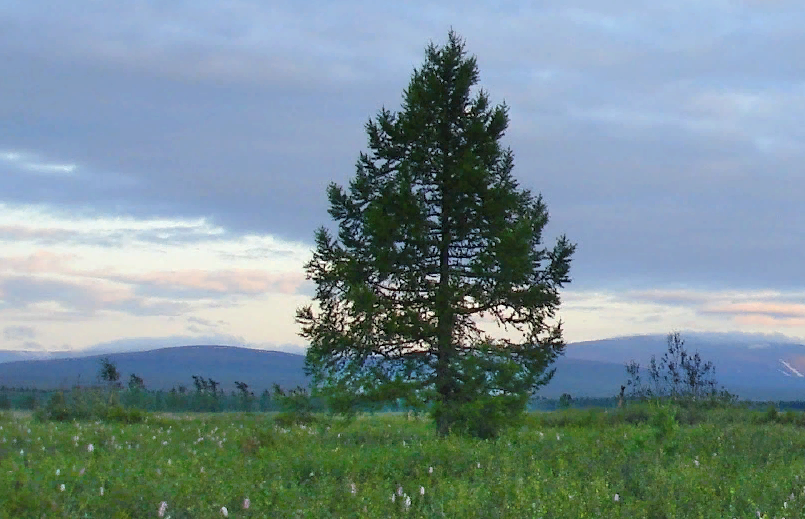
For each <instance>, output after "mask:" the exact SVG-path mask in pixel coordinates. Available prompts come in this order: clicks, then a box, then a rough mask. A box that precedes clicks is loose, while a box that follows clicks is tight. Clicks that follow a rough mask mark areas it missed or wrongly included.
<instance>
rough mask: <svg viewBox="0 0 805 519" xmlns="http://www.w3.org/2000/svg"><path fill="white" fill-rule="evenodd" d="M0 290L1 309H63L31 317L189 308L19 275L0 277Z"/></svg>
mask: <svg viewBox="0 0 805 519" xmlns="http://www.w3.org/2000/svg"><path fill="white" fill-rule="evenodd" d="M0 293H2V294H3V299H2V301H3V304H2V306H0V308H3V309H16V310H24V309H30V308H31V307H32V305H35V304H37V303H58V304H59V305H60V306H61V307H62V309H63V310H62V311H59V312H54V311H46V312H45V311H43V312H39V313H37V315H36V316H35V317H34V319H35V320H73V319H77V318H84V317H87V316H90V315H93V314H95V313H97V312H99V311H117V312H124V313H128V314H131V315H138V316H166V315H180V314H182V313H184V312H188V311H190V310H191V309H192V308H193V306H192V305H191V303H189V302H184V301H171V300H165V299H154V298H147V297H138V296H135V295H133V294H132V293H130V292H129V291H127V290H123V289H108V288H105V287H104V286H102V285H99V284H92V283H87V282H81V281H75V282H73V281H60V280H53V279H46V278H31V277H21V276H9V277H6V278H3V279H0ZM20 319H25V318H24V317H20Z"/></svg>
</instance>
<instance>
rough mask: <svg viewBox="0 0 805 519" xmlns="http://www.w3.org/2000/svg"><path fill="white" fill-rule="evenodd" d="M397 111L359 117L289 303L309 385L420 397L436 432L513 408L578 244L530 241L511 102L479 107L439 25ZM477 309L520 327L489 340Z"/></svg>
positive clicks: (537, 205) (473, 71)
mask: <svg viewBox="0 0 805 519" xmlns="http://www.w3.org/2000/svg"><path fill="white" fill-rule="evenodd" d="M426 56H427V59H426V61H425V63H424V65H423V66H422V67H421V68H420V69H418V70H415V71H414V73H413V76H412V78H411V81H410V83H409V85H408V88H407V89H406V90H405V92H404V96H403V106H402V111H401V112H400V113H392V112H391V111H389V110H386V109H382V110H381V111H380V113H379V114H378V116H377V118H376V120H374V121H369V122H368V123H367V124H366V131H367V134H368V137H369V139H368V141H369V150H370V151H369V153H361V155H360V159H359V160H358V164H357V173H356V176H355V177H354V179H353V180H352V181H351V182H350V185H349V190H348V191H345V190H344V189H343V188H342V187H340V186H338V185H337V184H330V186H329V187H328V189H327V195H328V198H329V203H330V209H329V213H330V215H331V216H332V218H333V219H334V220H335V221H336V222H337V223H338V234H337V237H334V236H333V235H331V233H330V232H329V231H328V230H327V229H326V228H324V227H322V228H320V229H319V230H318V231H317V232H316V235H315V241H316V250H315V253H314V255H313V259H312V260H310V261H309V262H308V263H307V264H306V266H305V268H306V271H307V276H308V279H312V280H313V281H314V282H315V283H316V285H317V291H316V295H315V302H316V304H317V307H316V309H314V308H313V306H312V305H307V306H304V307H302V308H300V309H299V310H298V311H297V322H299V323H300V324H301V325H302V332H301V335H302V337H304V338H306V339H308V340H309V341H310V348H309V349H308V350H307V355H306V359H305V365H306V370H307V373H308V374H309V375H311V376H312V380H313V384H314V387H316V388H317V389H319V390H320V391H321V392H322V393H323V394H329V395H330V396H331V397H332V399H334V401H337V402H342V403H343V402H348V403H350V404H349V405H350V406H354V405H364V403H377V402H381V401H384V402H385V401H394V400H396V399H403V400H404V401H405V402H406V404H407V405H410V406H415V405H428V406H430V409H431V412H432V415H433V417H434V418H435V421H436V424H437V428H438V431H439V433H440V434H446V433H448V432H449V431H451V430H463V431H468V432H471V433H473V434H476V435H479V436H489V435H494V434H495V433H496V431H497V429H498V428H499V427H500V426H501V425H503V424H505V423H511V422H513V421H515V420H517V419H518V418H519V417H520V416H521V415H522V413H523V411H524V410H525V406H526V403H527V401H528V398H529V396H530V393H531V392H533V391H534V390H536V389H537V388H538V387H540V386H541V385H543V384H545V383H547V382H548V381H549V380H550V378H551V376H552V375H553V370H549V369H548V368H549V367H550V365H551V364H552V363H553V362H554V360H555V359H556V357H557V356H558V355H560V354H562V352H563V349H564V341H563V339H562V327H561V322H554V318H555V315H556V311H557V309H558V308H559V305H560V297H559V290H560V289H561V288H562V287H563V285H564V284H566V283H569V282H570V278H569V271H570V258H571V256H572V254H573V251H574V249H575V245H573V244H571V243H570V242H569V241H568V240H567V239H566V238H565V237H564V236H562V237H560V238H559V239H558V240H557V242H556V244H555V245H554V247H553V248H552V249H549V248H544V247H543V246H542V236H543V229H544V227H545V225H546V224H547V223H548V211H547V208H546V206H545V204H544V203H543V201H542V197H541V196H535V195H534V194H532V193H531V191H529V190H527V189H522V188H520V186H519V184H518V182H517V180H515V178H514V177H513V176H512V171H513V168H514V158H513V154H512V151H511V150H510V149H508V148H505V147H503V146H502V144H501V142H500V141H501V139H502V137H503V135H504V132H505V131H506V128H507V126H508V122H509V118H508V108H507V107H506V106H505V105H498V106H491V105H490V101H489V97H488V95H487V93H486V92H485V91H483V90H477V91H473V89H474V87H475V85H476V84H477V83H478V80H479V73H478V66H477V64H476V60H475V58H474V57H470V56H467V55H466V53H465V50H464V43H463V41H462V40H461V39H460V38H459V37H458V36H457V35H456V34H455V33H453V32H452V31H451V32H450V34H449V36H448V43H447V45H445V46H444V47H437V46H435V45H433V44H431V45H429V46H428V48H427V51H426ZM481 318H487V319H489V321H490V322H491V323H493V325H498V326H500V327H504V328H506V329H508V330H511V331H514V332H517V334H518V335H519V336H520V337H521V338H522V340H514V339H500V338H494V337H493V336H492V335H490V334H489V333H487V332H486V331H484V330H482V328H481V327H480V325H479V320H480V319H481Z"/></svg>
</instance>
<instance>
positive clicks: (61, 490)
mask: <svg viewBox="0 0 805 519" xmlns="http://www.w3.org/2000/svg"><path fill="white" fill-rule="evenodd" d="M65 488H67V487H65V486H64V483H62V484H61V485H59V492H64V489H65Z"/></svg>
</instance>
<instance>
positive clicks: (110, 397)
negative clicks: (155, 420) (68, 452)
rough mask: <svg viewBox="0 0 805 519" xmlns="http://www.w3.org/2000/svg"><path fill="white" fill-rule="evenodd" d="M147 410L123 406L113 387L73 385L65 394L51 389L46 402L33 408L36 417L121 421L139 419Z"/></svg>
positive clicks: (66, 419) (48, 419) (126, 421)
mask: <svg viewBox="0 0 805 519" xmlns="http://www.w3.org/2000/svg"><path fill="white" fill-rule="evenodd" d="M146 416H147V414H146V413H145V412H144V411H142V410H139V409H125V408H124V407H123V406H122V405H120V402H119V398H118V395H117V393H116V392H115V391H114V390H99V389H74V390H72V391H70V392H69V393H68V394H65V393H64V392H63V391H59V392H56V393H53V394H52V395H51V396H50V399H49V400H48V402H47V404H45V405H44V406H43V407H40V408H38V409H37V410H36V411H35V412H34V418H36V419H37V420H39V421H57V422H64V421H72V420H107V421H113V422H120V423H127V424H130V423H139V422H142V421H143V420H144V419H145V417H146Z"/></svg>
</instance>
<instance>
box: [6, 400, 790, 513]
mask: <svg viewBox="0 0 805 519" xmlns="http://www.w3.org/2000/svg"><path fill="white" fill-rule="evenodd" d="M802 418H803V415H802V413H793V412H789V413H787V414H778V413H776V412H772V411H769V412H766V413H761V412H757V411H748V410H744V409H727V410H724V409H721V410H710V411H701V410H698V411H697V410H685V409H674V408H669V407H651V406H646V405H636V404H633V405H631V406H629V407H627V408H626V409H619V410H616V411H615V410H610V411H607V412H604V411H596V410H587V411H580V410H566V411H558V412H551V413H531V414H529V415H528V417H527V419H526V423H525V424H524V425H523V426H522V427H520V428H517V429H516V430H509V431H507V432H505V433H504V434H503V435H501V436H500V437H498V438H497V439H495V440H477V439H472V438H467V437H457V436H451V437H447V438H440V437H438V436H437V435H436V433H435V431H434V429H433V427H432V425H431V424H430V423H429V422H428V421H427V420H424V419H417V418H415V417H413V418H412V417H408V416H406V415H389V414H379V415H375V416H363V417H360V418H358V419H356V420H354V421H352V422H342V421H340V420H338V419H331V418H328V417H326V416H322V417H319V419H318V420H317V422H316V423H313V424H310V425H307V426H305V425H289V424H287V423H285V422H282V424H279V423H278V422H277V421H276V419H275V417H273V416H271V415H268V414H259V413H258V414H237V413H218V414H206V415H171V416H167V415H157V414H150V415H148V416H147V418H146V420H145V421H144V422H142V423H137V424H127V425H124V424H120V423H116V422H104V421H82V422H79V421H73V422H50V421H40V420H36V419H34V417H33V416H32V415H30V414H24V413H9V412H6V413H4V414H2V415H0V427H2V429H0V517H8V518H18V517H19V518H28V517H30V518H39V517H54V518H55V517H81V518H84V517H87V518H136V517H171V518H174V519H178V518H207V517H209V518H213V517H224V516H228V517H233V518H234V517H237V518H241V517H243V518H245V517H277V518H280V517H282V518H293V517H300V518H302V517H309V518H313V517H317V518H318V517H511V518H523V517H534V518H537V517H542V518H561V517H568V518H581V517H602V518H613V517H623V518H640V517H649V518H655V517H656V518H660V517H669V518H670V517H679V518H700V517H701V518H719V519H720V518H724V517H744V518H748V517H767V518H772V517H777V518H781V517H786V518H793V517H805V428H804V427H803V420H802ZM224 507H225V510H224V509H223V508H224Z"/></svg>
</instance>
